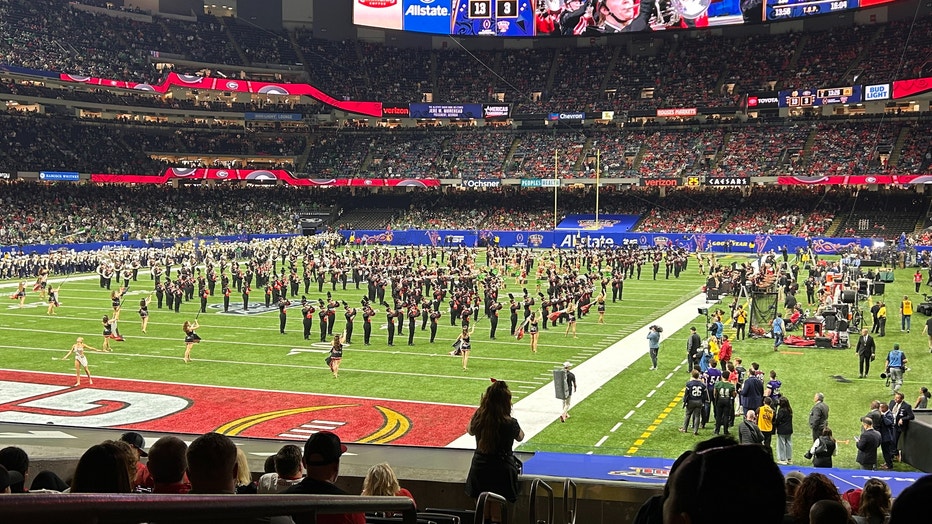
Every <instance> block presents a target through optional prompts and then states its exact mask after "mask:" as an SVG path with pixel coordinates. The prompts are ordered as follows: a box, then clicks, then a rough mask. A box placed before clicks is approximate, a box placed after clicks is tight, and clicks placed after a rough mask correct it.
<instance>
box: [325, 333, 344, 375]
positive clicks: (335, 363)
mask: <svg viewBox="0 0 932 524" xmlns="http://www.w3.org/2000/svg"><path fill="white" fill-rule="evenodd" d="M344 333H345V332H344ZM342 361H343V334H339V335H334V336H333V342H332V343H331V345H330V355H329V356H327V365H328V366H330V372H331V373H333V378H337V377H338V376H339V375H340V362H342Z"/></svg>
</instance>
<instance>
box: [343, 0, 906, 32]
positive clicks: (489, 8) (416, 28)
mask: <svg viewBox="0 0 932 524" xmlns="http://www.w3.org/2000/svg"><path fill="white" fill-rule="evenodd" d="M893 1H895V0H353V23H354V24H356V25H361V26H369V27H378V28H382V29H395V30H399V31H413V32H416V33H429V34H435V35H454V36H504V37H532V36H598V35H604V34H611V33H626V32H638V31H652V30H653V31H659V30H669V29H694V28H697V27H709V26H723V25H739V24H747V23H762V22H770V21H779V20H790V19H796V18H802V17H807V16H814V15H821V14H827V13H835V12H840V11H850V10H852V9H861V8H865V7H873V6H876V5H880V4H886V3H890V2H893Z"/></svg>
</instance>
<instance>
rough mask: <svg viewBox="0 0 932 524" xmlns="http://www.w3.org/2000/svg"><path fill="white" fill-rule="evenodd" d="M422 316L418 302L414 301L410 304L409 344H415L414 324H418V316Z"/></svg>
mask: <svg viewBox="0 0 932 524" xmlns="http://www.w3.org/2000/svg"><path fill="white" fill-rule="evenodd" d="M419 316H421V312H420V311H419V310H418V308H417V304H415V303H414V302H412V303H411V304H410V305H409V306H408V345H409V346H413V345H414V326H415V324H417V317H419Z"/></svg>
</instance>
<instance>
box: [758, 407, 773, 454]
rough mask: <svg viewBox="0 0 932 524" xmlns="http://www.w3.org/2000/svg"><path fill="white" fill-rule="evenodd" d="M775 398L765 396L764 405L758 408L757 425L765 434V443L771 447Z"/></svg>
mask: <svg viewBox="0 0 932 524" xmlns="http://www.w3.org/2000/svg"><path fill="white" fill-rule="evenodd" d="M773 415H774V411H773V399H771V398H770V397H764V405H763V406H761V407H760V409H758V410H757V427H758V429H760V432H761V433H763V434H764V445H765V446H767V447H768V448H769V447H770V439H771V438H773Z"/></svg>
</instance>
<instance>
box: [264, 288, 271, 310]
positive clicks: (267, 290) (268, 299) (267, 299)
mask: <svg viewBox="0 0 932 524" xmlns="http://www.w3.org/2000/svg"><path fill="white" fill-rule="evenodd" d="M271 305H272V285H271V284H266V286H265V307H270V306H271Z"/></svg>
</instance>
